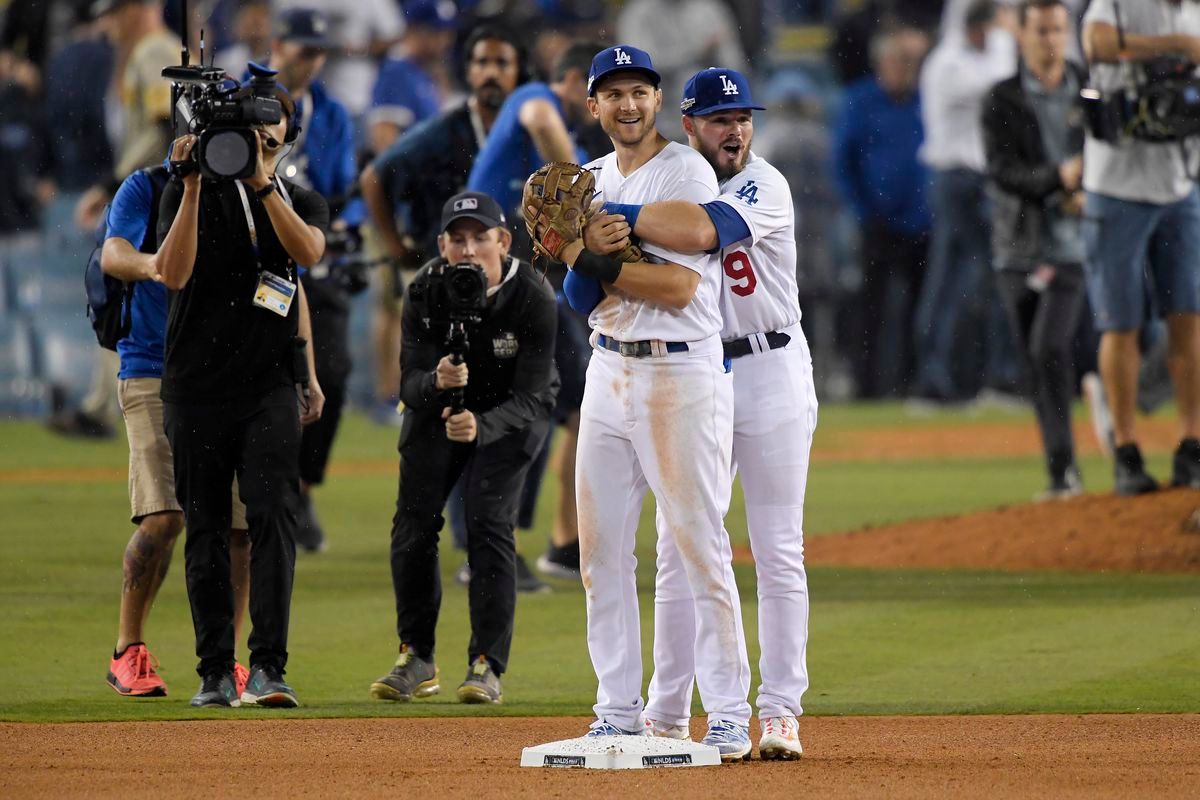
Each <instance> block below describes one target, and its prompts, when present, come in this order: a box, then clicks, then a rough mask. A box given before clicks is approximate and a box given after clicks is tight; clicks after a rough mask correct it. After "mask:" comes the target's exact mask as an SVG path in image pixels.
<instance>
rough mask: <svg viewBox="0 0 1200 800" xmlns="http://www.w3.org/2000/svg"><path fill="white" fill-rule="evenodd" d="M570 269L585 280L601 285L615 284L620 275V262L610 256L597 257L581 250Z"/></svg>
mask: <svg viewBox="0 0 1200 800" xmlns="http://www.w3.org/2000/svg"><path fill="white" fill-rule="evenodd" d="M571 269H573V270H574V271H575V272H578V273H579V274H580V275H583V276H584V277H585V278H595V279H596V280H598V281H600V282H602V283H616V282H617V276H618V275H620V274H621V261H620V259H616V258H612V257H611V256H598V255H596V254H595V253H593V252H592V251H590V250H581V251H579V256H578V257H577V258H576V259H575V263H574V264H572V265H571Z"/></svg>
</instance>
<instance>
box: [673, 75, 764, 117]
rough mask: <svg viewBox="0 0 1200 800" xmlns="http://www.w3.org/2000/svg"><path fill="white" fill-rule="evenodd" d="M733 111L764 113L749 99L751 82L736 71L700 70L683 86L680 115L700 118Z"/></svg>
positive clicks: (762, 109) (761, 108)
mask: <svg viewBox="0 0 1200 800" xmlns="http://www.w3.org/2000/svg"><path fill="white" fill-rule="evenodd" d="M735 108H753V109H755V110H756V111H766V109H765V108H763V107H762V106H756V105H754V99H753V98H752V97H751V96H750V82H749V81H748V80H746V76H745V75H743V74H742V73H740V72H738V71H737V70H736V69H720V68H718V67H709V68H708V69H702V70H700V71H699V72H697V73H696V74H695V75H693V76H692V77H690V78H688V82H687V83H686V84H684V86H683V99H682V100H681V101H679V113H681V114H687V115H688V116H690V117H703V116H706V115H708V114H715V113H717V112H718V111H729V110H731V109H735Z"/></svg>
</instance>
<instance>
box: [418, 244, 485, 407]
mask: <svg viewBox="0 0 1200 800" xmlns="http://www.w3.org/2000/svg"><path fill="white" fill-rule="evenodd" d="M428 267H429V268H428V269H427V270H424V269H423V270H422V272H423V274H422V275H421V276H420V277H419V278H418V279H417V280H415V281H413V284H412V285H411V286H410V287H409V288H408V296H409V300H410V301H411V302H412V304H413V306H414V307H415V308H416V309H417V312H418V313H419V314H420V315H421V318H422V319H424V320H425V321H426V324H433V325H436V326H438V327H441V326H442V325H447V324H448V325H449V329H448V331H447V333H446V351H447V354H448V355H449V356H450V360H451V361H452V362H453V363H455V364H461V363H462V362H463V359H465V358H466V356H467V350H468V349H469V347H470V344H469V342H468V339H467V334H468V326H474V325H478V324H479V323H480V322H481V321H482V320H483V312H484V310H485V309H486V308H487V289H488V282H487V274H486V273H484V271H483V268H482V267H477V266H475V265H474V264H454V265H450V264H447V263H446V261H445V260H444V259H441V258H436V259H434V260H433V261H431V262H429V264H428ZM449 395H450V407H451V409H452V410H453V411H454V413H458V412H459V411H462V410H463V390H462V389H461V388H460V389H452V390H450V392H449Z"/></svg>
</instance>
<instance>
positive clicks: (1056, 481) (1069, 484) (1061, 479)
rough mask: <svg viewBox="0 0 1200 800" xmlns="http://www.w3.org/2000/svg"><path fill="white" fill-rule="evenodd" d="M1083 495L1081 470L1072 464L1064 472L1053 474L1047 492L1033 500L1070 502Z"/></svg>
mask: <svg viewBox="0 0 1200 800" xmlns="http://www.w3.org/2000/svg"><path fill="white" fill-rule="evenodd" d="M1081 494H1083V479H1082V478H1081V477H1080V476H1079V468H1078V467H1076V466H1075V465H1074V464H1072V465H1070V466H1069V467H1067V468H1066V469H1064V470H1063V471H1062V472H1058V473H1052V474H1051V475H1050V485H1049V486H1048V487H1046V491H1044V492H1042V493H1041V494H1039V495H1037V496H1036V497H1034V498H1033V499H1034V500H1036V501H1038V502H1041V501H1045V500H1069V499H1070V498H1072V497H1078V496H1079V495H1081Z"/></svg>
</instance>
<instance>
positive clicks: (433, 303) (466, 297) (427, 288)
mask: <svg viewBox="0 0 1200 800" xmlns="http://www.w3.org/2000/svg"><path fill="white" fill-rule="evenodd" d="M426 267H428V269H422V274H421V276H420V279H418V280H416V281H413V284H412V286H410V287H409V290H408V291H409V299H410V300H411V301H412V303H413V305H414V306H416V308H417V311H418V312H419V313H420V314H421V317H422V319H425V320H427V321H428V322H430V323H433V324H436V325H439V326H440V325H444V324H446V323H447V322H450V323H454V322H461V323H469V324H475V323H478V322H479V321H480V320H481V319H482V318H483V312H484V311H485V310H486V309H487V289H488V281H487V274H486V273H485V272H484V271H483V267H477V266H475V265H474V264H453V265H451V264H448V263H446V261H445V260H444V259H441V258H435V259H433V260H432V261H430V262H429V263H428V264H426Z"/></svg>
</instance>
